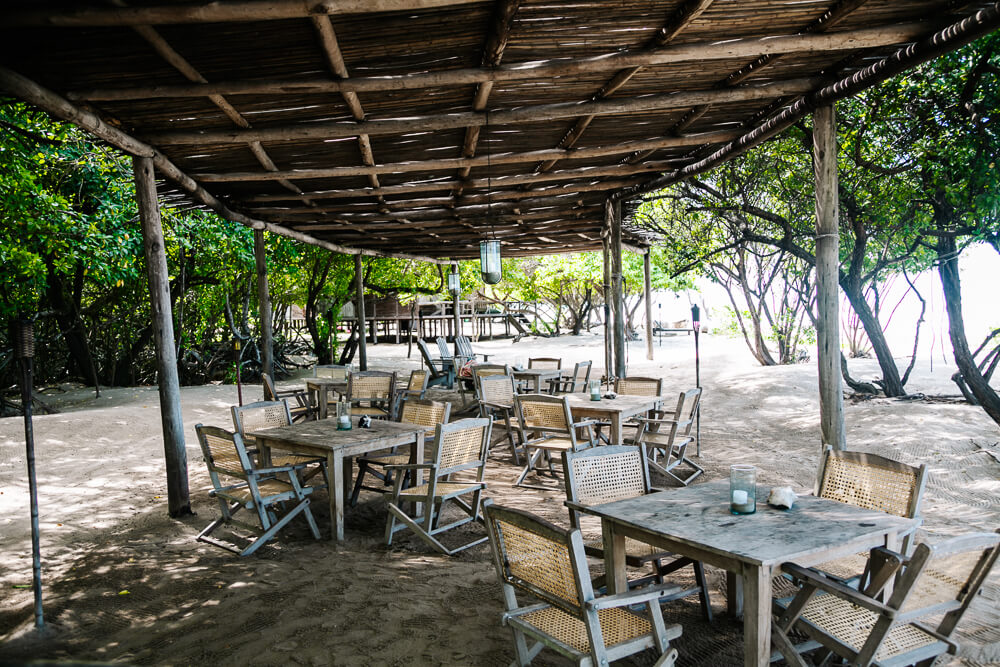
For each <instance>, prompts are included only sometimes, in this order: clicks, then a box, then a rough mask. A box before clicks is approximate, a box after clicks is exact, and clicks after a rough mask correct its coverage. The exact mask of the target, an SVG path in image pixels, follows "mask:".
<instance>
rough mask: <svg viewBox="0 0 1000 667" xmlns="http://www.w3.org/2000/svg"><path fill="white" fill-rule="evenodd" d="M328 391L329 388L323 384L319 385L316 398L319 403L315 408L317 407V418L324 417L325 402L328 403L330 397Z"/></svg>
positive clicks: (325, 411) (325, 410)
mask: <svg viewBox="0 0 1000 667" xmlns="http://www.w3.org/2000/svg"><path fill="white" fill-rule="evenodd" d="M328 392H329V388H328V387H327V386H326V385H325V384H324V385H320V388H319V400H318V403H319V405H318V406H317V408H318V409H319V418H320V419H326V413H327V404H328V402H329V398H330V395H329V393H328Z"/></svg>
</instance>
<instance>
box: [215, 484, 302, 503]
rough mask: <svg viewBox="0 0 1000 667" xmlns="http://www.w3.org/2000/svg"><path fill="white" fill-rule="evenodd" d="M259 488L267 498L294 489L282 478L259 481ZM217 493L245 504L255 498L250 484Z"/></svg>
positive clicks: (263, 496)
mask: <svg viewBox="0 0 1000 667" xmlns="http://www.w3.org/2000/svg"><path fill="white" fill-rule="evenodd" d="M257 488H258V489H259V490H260V495H261V497H262V498H267V497H268V496H277V495H281V494H282V493H288V492H289V491H291V490H292V485H291V484H289V483H288V482H283V481H281V480H280V479H266V480H262V481H259V482H257ZM216 495H219V496H222V497H224V498H229V499H231V500H232V501H233V502H239V503H241V504H243V505H248V504H249V503H250V502H251V501H252V500H253V494H252V493H251V492H250V487H248V486H237V487H235V488H230V489H226V490H225V491H222V492H219V493H217V494H216Z"/></svg>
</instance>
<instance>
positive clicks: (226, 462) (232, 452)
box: [201, 433, 245, 478]
mask: <svg viewBox="0 0 1000 667" xmlns="http://www.w3.org/2000/svg"><path fill="white" fill-rule="evenodd" d="M201 437H202V438H204V439H205V443H206V444H207V445H208V451H209V454H210V455H211V460H210V461H207V463H208V464H209V466H211V467H213V468H215V470H216V472H219V473H222V474H224V475H231V476H233V477H240V478H242V477H244V476H245V473H244V470H243V463H242V462H241V461H240V457H239V454H237V453H236V445H235V444H234V443H233V441H232V440H231V439H229V438H220V437H218V436H215V435H211V434H210V433H202V434H201Z"/></svg>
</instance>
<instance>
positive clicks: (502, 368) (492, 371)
mask: <svg viewBox="0 0 1000 667" xmlns="http://www.w3.org/2000/svg"><path fill="white" fill-rule="evenodd" d="M490 375H510V366H507V365H506V364H476V365H475V366H473V367H472V384H473V389H474V390H475V392H476V398H481V396H482V394H481V392H480V387H479V383H480V382H481V381H482V379H483V378H484V377H489V376H490Z"/></svg>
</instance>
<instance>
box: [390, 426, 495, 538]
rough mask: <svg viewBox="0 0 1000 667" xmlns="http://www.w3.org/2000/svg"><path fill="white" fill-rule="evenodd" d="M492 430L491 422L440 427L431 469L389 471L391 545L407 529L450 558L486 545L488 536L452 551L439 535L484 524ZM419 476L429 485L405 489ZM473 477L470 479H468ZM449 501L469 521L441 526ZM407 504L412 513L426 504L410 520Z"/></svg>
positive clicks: (421, 466) (400, 467) (398, 467)
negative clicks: (411, 478)
mask: <svg viewBox="0 0 1000 667" xmlns="http://www.w3.org/2000/svg"><path fill="white" fill-rule="evenodd" d="M491 426H492V422H490V420H489V419H460V420H458V421H456V422H452V423H451V424H438V425H437V426H436V427H435V431H434V444H433V446H432V447H431V449H432V450H433V453H432V455H431V457H430V459H429V460H428V462H427V463H407V464H403V465H393V466H388V467H387V468H386V470H388V471H392V472H394V473H395V474H396V480H395V482H394V484H393V488H392V499H391V500H390V501H389V506H388V509H389V518H388V521H386V525H385V542H386V544H387V545H391V544H392V538H393V535H395V534H396V533H397V532H399V531H401V530H405V529H407V528H409V529H411V530H412V531H413V532H414V533H416V535H417V537H419V538H420V539H422V540H424V541H425V542H427V543H428V544H429V545H431V546H432V547H434V548H435V549H437V550H438V551H440V552H441V553H444V554H447V555H449V556H451V555H453V554H455V553H458V552H459V551H463V550H465V549H468V548H469V547H472V546H475V545H477V544H482V543H483V542H485V541H486V539H487V538H486V537H485V536H484V537H480V538H473V539H471V540H469V541H468V542H463V543H461V544H459V545H458V546H455V547H451V548H450V547H448V546H446V545H445V544H444V543H443V542H442V541H441V540H440V539H438V535H440V534H441V533H444V532H446V531H449V530H453V529H455V528H458V527H459V526H463V525H465V524H467V523H470V522H473V521H477V522H480V523H481V522H482V517H481V516H480V510H481V503H482V497H483V491H484V490H485V489H486V484H485V483H484V482H483V476H484V474H485V473H486V459H487V457H488V455H489V448H490V427H491ZM417 471H425V472H426V473H427V476H428V479H427V481H425V482H421V483H420V484H415V485H413V486H408V487H405V488H404V482H405V480H406V479H407V477H408V475H407V473H416V472H417ZM470 475H471V476H472V479H469V476H470ZM453 476H457V478H453ZM466 498H468V500H466ZM448 501H451V502H452V504H454V505H455V506H457V507H458V508H459V509H461V510H462V511H463V512H464V513H465V514H466V515H467V516H465V517H461V518H459V519H456V520H454V521H447V522H446V523H444V524H442V523H441V518H442V512H443V511H444V509H445V507H446V506H447V503H448ZM404 503H409V505H410V507H411V508H413V507H414V506H415V505H416V504H418V503H422V504H423V512H422V513H420V514H419V515H417V516H411V515H410V514H408V513H407V512H406V511H405V510H404ZM397 522H398V523H399V525H397Z"/></svg>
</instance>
